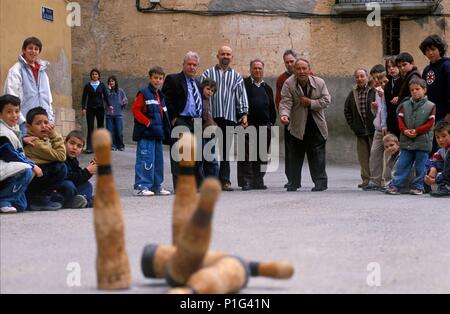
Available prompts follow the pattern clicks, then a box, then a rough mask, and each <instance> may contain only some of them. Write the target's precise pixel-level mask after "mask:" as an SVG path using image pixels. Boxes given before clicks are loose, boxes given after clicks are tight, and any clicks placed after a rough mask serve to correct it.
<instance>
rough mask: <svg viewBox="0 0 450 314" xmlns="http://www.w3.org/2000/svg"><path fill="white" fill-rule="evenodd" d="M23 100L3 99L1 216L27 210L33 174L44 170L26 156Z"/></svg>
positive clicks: (0, 101)
mask: <svg viewBox="0 0 450 314" xmlns="http://www.w3.org/2000/svg"><path fill="white" fill-rule="evenodd" d="M19 117H20V99H19V98H18V97H16V96H13V95H3V96H1V97H0V156H1V157H0V212H1V213H16V212H17V211H24V210H25V209H26V208H27V207H28V204H27V199H26V197H25V190H26V189H27V187H28V185H29V184H30V182H31V179H32V176H33V174H34V175H35V176H37V177H41V176H42V170H41V168H39V166H37V165H35V163H34V162H32V161H31V160H29V159H28V158H26V157H25V154H24V153H23V145H22V135H21V132H20V129H19V125H18V122H19Z"/></svg>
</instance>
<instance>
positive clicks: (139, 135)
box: [131, 66, 170, 196]
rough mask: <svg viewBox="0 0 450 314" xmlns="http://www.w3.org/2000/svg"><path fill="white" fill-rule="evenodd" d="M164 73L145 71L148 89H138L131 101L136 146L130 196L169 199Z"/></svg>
mask: <svg viewBox="0 0 450 314" xmlns="http://www.w3.org/2000/svg"><path fill="white" fill-rule="evenodd" d="M164 76H165V73H164V70H163V69H162V68H161V67H158V66H156V67H153V68H151V69H150V71H149V85H148V87H145V88H142V89H141V90H140V91H139V92H138V94H137V96H136V100H135V101H134V104H133V107H132V108H131V112H132V113H133V115H134V129H133V141H136V142H138V145H137V149H136V166H135V182H134V195H136V196H153V195H155V194H157V195H169V194H170V192H169V191H167V190H165V189H164V188H163V186H162V184H163V181H164V159H163V147H162V145H163V140H164V139H165V138H166V139H169V138H170V120H169V116H168V114H167V107H166V105H165V102H164V95H163V94H162V92H161V87H162V85H163V82H164Z"/></svg>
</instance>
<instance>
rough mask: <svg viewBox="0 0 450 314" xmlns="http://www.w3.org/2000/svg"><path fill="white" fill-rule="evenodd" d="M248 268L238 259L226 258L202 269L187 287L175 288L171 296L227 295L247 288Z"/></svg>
mask: <svg viewBox="0 0 450 314" xmlns="http://www.w3.org/2000/svg"><path fill="white" fill-rule="evenodd" d="M248 276H249V273H248V268H247V266H246V265H245V263H244V261H242V260H241V259H240V258H238V257H234V256H224V257H222V258H220V259H219V260H218V261H216V262H215V263H214V264H212V265H210V266H208V267H204V268H201V269H200V270H198V271H197V272H195V273H194V274H192V276H191V277H190V278H189V280H188V281H187V283H186V285H185V287H181V288H174V289H170V290H169V291H168V293H169V294H189V293H195V294H227V293H236V292H238V291H239V290H240V289H242V288H245V286H246V285H247V282H248Z"/></svg>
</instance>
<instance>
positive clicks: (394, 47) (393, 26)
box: [383, 18, 400, 56]
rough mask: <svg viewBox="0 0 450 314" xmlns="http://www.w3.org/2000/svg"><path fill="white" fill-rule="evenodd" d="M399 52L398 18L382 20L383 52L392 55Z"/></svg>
mask: <svg viewBox="0 0 450 314" xmlns="http://www.w3.org/2000/svg"><path fill="white" fill-rule="evenodd" d="M399 53H400V19H399V18H387V19H384V20H383V54H384V55H385V56H394V55H398V54H399Z"/></svg>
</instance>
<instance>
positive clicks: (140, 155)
mask: <svg viewBox="0 0 450 314" xmlns="http://www.w3.org/2000/svg"><path fill="white" fill-rule="evenodd" d="M163 181H164V159H163V146H162V140H146V139H142V140H140V141H139V142H138V145H137V149H136V166H135V179H134V188H135V189H136V190H141V189H144V188H147V189H149V190H150V191H153V192H159V191H161V188H162V183H163Z"/></svg>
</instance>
